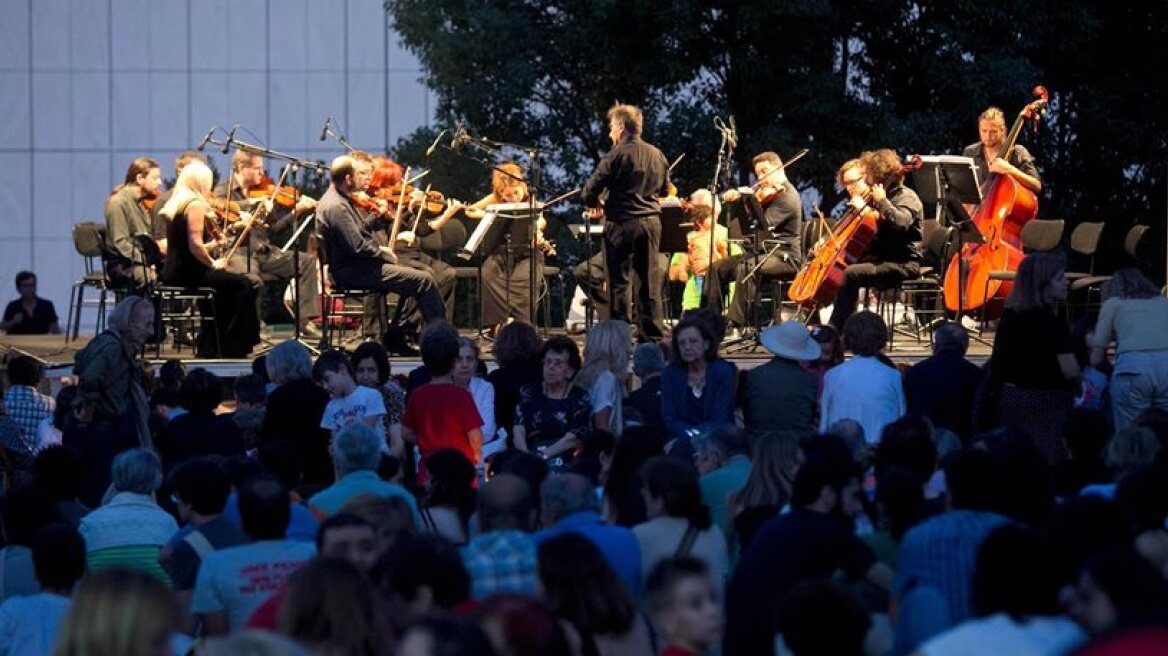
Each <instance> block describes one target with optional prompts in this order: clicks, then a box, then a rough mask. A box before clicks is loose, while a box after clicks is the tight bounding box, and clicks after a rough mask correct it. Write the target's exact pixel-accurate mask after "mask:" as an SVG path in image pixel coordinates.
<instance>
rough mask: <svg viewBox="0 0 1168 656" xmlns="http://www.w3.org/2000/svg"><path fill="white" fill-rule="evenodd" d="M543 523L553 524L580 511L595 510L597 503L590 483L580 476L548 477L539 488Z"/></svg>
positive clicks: (594, 491)
mask: <svg viewBox="0 0 1168 656" xmlns="http://www.w3.org/2000/svg"><path fill="white" fill-rule="evenodd" d="M539 496H540V499H541V501H542V506H543V507H542V509H541V510H542V512H543V521H544V523H545V524H549V525H550V524H553V523H555V522H557V521H559V520H560V519H562V518H564V517H567V516H568V515H571V514H572V513H575V512H580V511H581V510H597V509H598V508H599V505H600V504H599V503H598V501H597V499H596V490H595V488H593V486H592V481H590V480H588V479H587V478H586V477H584V476H581V475H580V474H558V475H556V476H549V477H548V478H547V480H545V481H544V482H543V486H541V487H540V490H539Z"/></svg>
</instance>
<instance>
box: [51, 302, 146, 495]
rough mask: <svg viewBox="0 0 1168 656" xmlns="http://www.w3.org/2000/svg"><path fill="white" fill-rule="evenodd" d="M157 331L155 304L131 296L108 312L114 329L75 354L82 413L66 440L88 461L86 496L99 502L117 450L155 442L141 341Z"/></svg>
mask: <svg viewBox="0 0 1168 656" xmlns="http://www.w3.org/2000/svg"><path fill="white" fill-rule="evenodd" d="M153 334H154V306H153V305H151V304H150V301H148V300H147V299H144V298H141V297H139V296H128V297H126V298H125V299H123V300H122V302H121V303H118V305H117V307H115V308H114V311H113V313H112V314H110V317H109V329H107V330H106V331H105V332H103V333H101V334H100V335H98V336H97V337H94V338H93V340H92V341H91V342H89V344H87V345H86V346H85V348H83V349H81V350H80V351H78V352H77V355H75V356H74V362H75V366H74V369H73V372H74V373H75V374H77V377H78V379H79V380H80V383H79V385H80V387H81V389H80V399H79V401H80V403H79V405H80V408H81V409H80V411H79V418H78V420H77V421H76V422H75V423H74V426H73V428H72V430H68V429H67V430H66V431H65V435H64V438H63V442H64V444H65V446H67V447H70V448H73V449H76V450H77V451H78V453H79V454H80V455H81V461H82V462H83V463H85V465H86V481H85V487H84V488H83V493H82V495H81V500H82V501H83V502H85V504H86V505H88V506H91V507H92V506H96V505H97V504H98V502H99V501H101V495H102V494H104V493H105V489H106V488H107V487H109V472H110V464H111V463H113V460H114V456H116V455H117V454H118V453H120V452H121V451H123V450H125V449H128V448H130V447H133V446H139V445H142V446H150V445H151V442H152V440H151V436H150V427H149V425H148V424H147V416H148V415H149V412H150V410H149V405H148V402H147V397H146V389H145V387H144V386H143V378H142V367H140V366H139V365H138V347H140V346H141V345H142V344H143V343H144V342H145V341H146V338H147V337H149V336H151V335H153Z"/></svg>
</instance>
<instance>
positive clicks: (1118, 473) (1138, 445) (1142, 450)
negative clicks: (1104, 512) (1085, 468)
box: [1081, 426, 1160, 499]
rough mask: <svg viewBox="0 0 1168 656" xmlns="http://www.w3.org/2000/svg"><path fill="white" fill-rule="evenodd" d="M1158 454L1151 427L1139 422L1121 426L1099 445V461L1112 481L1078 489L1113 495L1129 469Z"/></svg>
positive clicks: (1112, 497)
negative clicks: (1103, 443)
mask: <svg viewBox="0 0 1168 656" xmlns="http://www.w3.org/2000/svg"><path fill="white" fill-rule="evenodd" d="M1159 454H1160V440H1158V439H1156V434H1155V433H1153V432H1152V430H1151V429H1149V428H1142V427H1140V426H1128V427H1127V428H1122V429H1120V430H1119V431H1117V432H1116V433H1115V435H1114V436H1113V437H1112V438H1111V440H1109V441H1108V442H1107V446H1106V447H1105V448H1104V449H1103V464H1104V465H1105V466H1106V467H1107V469H1108V470H1109V471H1110V472H1111V479H1112V482H1111V483H1097V484H1094V485H1088V486H1086V487H1084V488H1083V491H1082V492H1081V493H1082V494H1098V495H1099V496H1102V497H1104V498H1107V499H1114V498H1115V490H1116V488H1117V487H1118V485H1119V483H1120V482H1121V481H1122V480H1123V478H1124V477H1125V476H1126V475H1127V474H1128V473H1129V472H1132V471H1134V470H1136V469H1139V468H1141V467H1147V466H1149V465H1151V464H1153V463H1155V462H1156V458H1157V456H1159Z"/></svg>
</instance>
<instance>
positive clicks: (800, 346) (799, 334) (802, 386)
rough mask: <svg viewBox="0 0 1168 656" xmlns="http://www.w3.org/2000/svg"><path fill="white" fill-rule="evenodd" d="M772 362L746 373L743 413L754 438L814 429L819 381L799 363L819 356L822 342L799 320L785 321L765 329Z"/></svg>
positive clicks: (765, 346) (764, 338) (747, 429)
mask: <svg viewBox="0 0 1168 656" xmlns="http://www.w3.org/2000/svg"><path fill="white" fill-rule="evenodd" d="M759 341H760V342H761V343H762V346H763V348H765V349H766V350H768V351H770V353H771V354H772V355H773V356H774V357H773V358H771V360H770V362H767V363H766V364H763V365H760V366H758V367H755V368H754V369H751V370H749V371H747V372H746V375H745V376H744V379H743V384H742V392H741V394H742V395H741V399H742V414H743V418H744V420H745V422H746V431H747V433H749V434H750V436H751V438H752V440H757V439H758V438H760V437H763V436H764V435H767V434H772V435H773V434H775V433H779V432H791V431H794V432H797V433H806V434H808V435H809V434H811V433H814V432H815V411H816V380H815V375H814V374H812V373H810V372H808V371H807V370H806V369H804V368H803V367H802V366H800V365H799V363H800V362H806V361H808V360H815V359H817V358H818V357H819V344H818V343H816V342H815V340H814V339H812V338H811V334H810V333H808V332H807V326H805V325H803V323H802V322H799V321H784V322H783V323H782V324H781V325H778V326H771V327H769V328H767V329H765V330H763V331H762V336H761V337H760V338H759Z"/></svg>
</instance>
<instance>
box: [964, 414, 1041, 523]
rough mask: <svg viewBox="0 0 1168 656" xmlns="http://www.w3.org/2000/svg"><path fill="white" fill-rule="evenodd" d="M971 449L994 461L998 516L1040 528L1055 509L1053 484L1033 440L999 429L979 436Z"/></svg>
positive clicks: (1039, 450)
mask: <svg viewBox="0 0 1168 656" xmlns="http://www.w3.org/2000/svg"><path fill="white" fill-rule="evenodd" d="M974 446H975V447H976V448H978V449H981V450H982V451H985V452H987V453H989V454H990V457H991V458H993V460H994V485H995V487H996V490H997V495H998V512H1001V513H1002V514H1003V515H1005V516H1007V517H1009V518H1010V519H1013V520H1015V521H1018V522H1022V523H1023V524H1026V525H1027V526H1031V527H1038V526H1041V525H1042V523H1043V522H1044V521H1045V520H1046V518H1047V517H1048V516H1049V515H1050V512H1051V511H1052V510H1053V509H1054V507H1055V496H1054V482H1053V480H1052V479H1051V476H1050V469H1051V468H1050V466H1049V465H1047V463H1046V459H1045V457H1044V455H1043V453H1042V450H1041V449H1039V447H1038V445H1037V444H1035V443H1034V440H1031V439H1029V438H1028V437H1027V436H1026V435H1023V434H1021V433H1018V432H1015V431H1011V430H1009V429H999V430H996V431H992V432H989V433H985V434H983V435H980V436H979V437H978V438H977V441H976V442H975V444H974Z"/></svg>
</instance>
